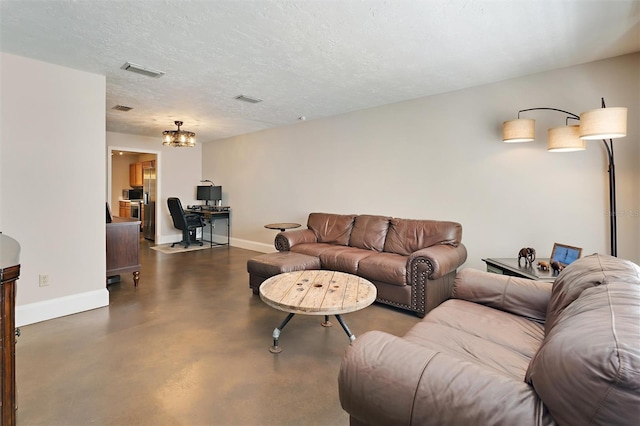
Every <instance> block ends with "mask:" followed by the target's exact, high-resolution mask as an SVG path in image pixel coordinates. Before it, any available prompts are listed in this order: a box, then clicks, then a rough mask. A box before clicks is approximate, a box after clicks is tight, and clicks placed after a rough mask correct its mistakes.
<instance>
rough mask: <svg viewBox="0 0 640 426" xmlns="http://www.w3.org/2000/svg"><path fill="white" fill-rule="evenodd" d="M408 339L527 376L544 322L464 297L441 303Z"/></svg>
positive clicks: (512, 374)
mask: <svg viewBox="0 0 640 426" xmlns="http://www.w3.org/2000/svg"><path fill="white" fill-rule="evenodd" d="M404 338H405V339H406V340H409V341H411V342H415V343H418V344H420V345H422V346H425V347H428V348H431V349H434V350H436V351H438V352H441V353H444V354H447V355H450V356H454V357H456V358H458V359H460V360H462V361H468V362H472V363H474V364H478V365H481V366H483V367H485V368H489V369H491V370H493V371H495V372H498V373H501V374H506V375H508V376H510V377H512V378H514V379H516V380H520V381H522V380H524V377H525V373H526V371H527V367H528V365H529V362H530V361H531V357H533V356H534V355H535V353H536V351H537V350H538V348H539V347H540V343H541V342H542V339H543V338H544V326H543V325H542V324H538V323H535V322H532V321H529V320H528V319H526V318H523V317H520V316H517V315H513V314H510V313H508V312H503V311H499V310H497V309H493V308H490V307H488V306H483V305H479V304H477V303H473V302H467V301H465V300H457V299H451V300H447V301H446V302H444V303H442V304H441V305H440V306H438V308H437V309H434V310H433V311H431V312H430V313H429V315H427V316H426V317H425V318H424V320H422V322H420V323H418V324H416V325H415V326H414V327H413V328H411V330H409V331H408V332H407V334H406V335H405V336H404Z"/></svg>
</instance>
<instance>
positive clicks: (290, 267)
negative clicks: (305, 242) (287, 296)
mask: <svg viewBox="0 0 640 426" xmlns="http://www.w3.org/2000/svg"><path fill="white" fill-rule="evenodd" d="M307 269H320V259H318V258H317V257H315V256H307V255H304V254H301V253H294V252H291V251H283V252H276V253H266V254H261V255H258V256H255V257H252V258H251V259H249V260H248V261H247V272H249V273H250V274H254V275H258V276H261V277H272V276H274V275H278V274H282V273H285V272H293V271H304V270H307Z"/></svg>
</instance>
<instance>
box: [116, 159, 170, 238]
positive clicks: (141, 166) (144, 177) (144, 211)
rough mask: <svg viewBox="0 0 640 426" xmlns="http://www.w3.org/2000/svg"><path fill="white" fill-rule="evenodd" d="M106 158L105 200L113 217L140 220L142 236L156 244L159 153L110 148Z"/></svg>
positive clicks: (159, 171) (158, 217) (159, 226)
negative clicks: (131, 195) (131, 196)
mask: <svg viewBox="0 0 640 426" xmlns="http://www.w3.org/2000/svg"><path fill="white" fill-rule="evenodd" d="M107 156H108V164H107V179H106V183H107V188H106V198H107V202H108V203H109V204H110V206H111V211H112V214H113V215H114V216H119V217H128V218H136V219H138V220H140V221H141V228H140V232H141V236H143V237H144V238H145V239H147V240H150V241H158V238H159V234H160V232H159V231H160V229H162V223H161V221H162V217H161V215H158V209H156V208H155V206H156V200H159V199H160V173H161V167H160V152H159V151H146V150H138V149H131V148H126V147H109V148H108V153H107ZM134 189H137V190H138V191H133V190H134ZM130 194H135V195H133V197H134V198H136V199H133V198H130V196H129V195H130ZM138 194H142V195H141V196H139V195H138ZM132 212H135V215H133V213H132Z"/></svg>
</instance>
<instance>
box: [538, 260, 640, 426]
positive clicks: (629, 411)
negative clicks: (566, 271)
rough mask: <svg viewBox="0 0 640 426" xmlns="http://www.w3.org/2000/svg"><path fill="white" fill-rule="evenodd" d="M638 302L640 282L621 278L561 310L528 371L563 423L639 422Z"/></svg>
mask: <svg viewBox="0 0 640 426" xmlns="http://www.w3.org/2000/svg"><path fill="white" fill-rule="evenodd" d="M574 263H575V262H574ZM572 265H573V263H572ZM587 275H588V274H587ZM610 278H611V277H607V279H606V280H607V281H610ZM580 281H581V279H580V278H578V280H577V281H576V282H575V285H576V286H578V287H579V286H581V285H582V283H581V282H580ZM569 287H572V286H571V285H569ZM568 290H570V289H568ZM638 306H640V285H639V283H635V284H634V283H630V282H624V281H623V280H620V281H618V282H609V283H608V285H600V286H597V287H591V288H588V289H585V290H583V291H582V293H581V294H580V296H579V297H578V298H577V299H576V300H575V301H573V303H571V304H569V305H568V306H567V307H566V308H565V309H564V310H563V311H562V312H560V313H559V314H558V316H557V318H556V320H555V324H554V326H553V327H552V328H551V330H550V331H549V332H548V333H547V335H546V336H545V339H544V341H543V343H542V346H541V347H540V349H539V351H538V353H537V354H536V355H535V356H534V358H533V359H532V361H531V363H530V365H529V371H528V372H527V382H528V383H529V384H531V385H532V386H533V387H534V388H535V391H536V393H537V394H538V395H539V396H540V398H541V399H542V401H543V402H544V404H545V405H546V407H547V408H548V409H549V411H550V412H551V415H552V416H553V417H554V418H555V419H556V420H557V421H558V423H560V424H581V425H587V424H592V425H595V424H616V425H624V424H629V425H631V424H637V421H638V419H640V309H638Z"/></svg>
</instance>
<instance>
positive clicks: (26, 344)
mask: <svg viewBox="0 0 640 426" xmlns="http://www.w3.org/2000/svg"><path fill="white" fill-rule="evenodd" d="M149 247H150V243H149V242H146V241H143V242H142V243H141V263H142V270H141V274H140V276H141V278H140V285H139V287H138V288H137V289H136V288H134V287H133V280H132V278H131V276H128V275H127V276H123V281H122V282H121V283H118V284H114V285H111V286H110V287H109V292H110V301H111V303H110V305H109V306H108V307H106V308H101V309H96V310H93V311H88V312H83V313H79V314H75V315H70V316H67V317H63V318H58V319H54V320H50V321H45V322H42V323H38V324H32V325H28V326H24V327H21V332H22V335H21V337H19V338H18V343H17V348H16V357H17V361H16V365H17V373H16V377H17V378H16V381H17V386H18V413H17V420H18V424H19V425H23V426H24V425H48V426H49V425H78V426H80V425H347V424H348V423H349V421H348V416H347V414H346V413H345V412H344V411H343V410H342V408H341V407H340V402H339V400H338V386H337V375H338V370H339V368H340V361H341V358H342V355H343V353H344V351H345V349H346V348H347V346H348V344H349V340H348V338H347V336H346V334H345V333H344V331H343V330H342V328H341V327H340V326H339V324H337V322H336V321H334V326H333V327H331V328H324V327H322V326H320V322H321V319H322V317H315V316H303V315H296V316H295V317H294V318H293V319H292V320H291V322H289V324H288V325H287V327H286V328H285V329H284V331H283V332H282V335H281V337H280V346H281V347H282V348H283V352H282V353H280V354H277V355H274V354H272V353H270V352H269V351H268V348H269V346H270V345H271V343H272V340H271V333H272V332H273V329H274V328H275V327H276V326H277V325H278V324H279V323H280V322H281V321H282V320H283V319H284V317H285V316H286V314H285V313H283V312H280V311H277V310H275V309H273V308H270V307H268V306H267V305H265V304H264V303H263V302H262V301H261V300H260V297H259V296H254V295H253V294H252V292H251V290H250V289H249V286H248V274H247V272H246V263H247V259H249V258H251V257H252V256H255V255H257V254H259V253H257V252H253V251H249V250H243V249H239V248H233V247H231V248H229V247H218V248H213V249H208V250H201V251H195V252H189V253H179V254H163V253H159V252H157V251H155V250H151V249H150V248H149ZM19 284H20V282H19V281H18V286H19ZM344 319H345V321H346V322H347V324H348V325H349V327H350V328H351V330H352V331H353V333H354V334H355V335H356V336H358V335H359V334H362V333H364V332H365V331H368V330H374V329H375V330H385V331H388V332H390V333H392V334H396V335H402V334H404V333H405V332H406V331H407V330H408V329H409V328H410V327H411V326H412V325H413V324H415V323H416V322H418V321H419V319H418V318H417V317H416V316H414V315H411V314H409V313H405V312H403V311H399V310H395V309H393V308H388V307H385V306H382V305H378V304H374V305H372V306H370V307H368V308H366V309H364V310H362V311H359V312H354V313H351V314H346V315H344Z"/></svg>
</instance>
